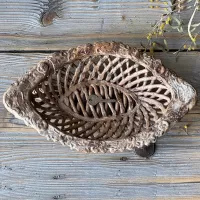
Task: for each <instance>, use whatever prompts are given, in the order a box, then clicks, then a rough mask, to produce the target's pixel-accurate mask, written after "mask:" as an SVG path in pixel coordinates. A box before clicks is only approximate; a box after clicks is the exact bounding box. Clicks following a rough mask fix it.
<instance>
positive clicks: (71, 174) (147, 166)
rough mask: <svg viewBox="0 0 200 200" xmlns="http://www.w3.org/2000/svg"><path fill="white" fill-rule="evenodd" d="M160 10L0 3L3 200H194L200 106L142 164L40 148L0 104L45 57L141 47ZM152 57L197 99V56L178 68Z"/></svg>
mask: <svg viewBox="0 0 200 200" xmlns="http://www.w3.org/2000/svg"><path fill="white" fill-rule="evenodd" d="M152 6H155V7H154V9H152V8H151V7H152ZM156 6H158V7H156ZM164 7H165V5H164V3H163V1H158V2H156V3H151V2H149V1H147V0H132V1H131V0H82V1H81V0H65V1H62V0H54V1H52V0H49V1H47V0H26V1H24V0H18V1H16V0H9V1H7V0H1V1H0V60H1V62H0V163H1V165H0V182H1V185H0V199H1V200H18V199H19V200H23V199H28V200H29V199H30V200H32V199H34V200H51V199H70V200H71V199H72V200H79V199H81V200H82V199H83V200H89V199H95V200H97V199H98V200H102V199H103V200H108V199H120V200H121V199H123V200H151V199H156V200H191V199H194V200H200V131H199V128H200V104H197V106H196V107H195V108H194V109H193V110H192V111H191V112H190V113H189V114H188V115H186V116H185V117H184V118H183V119H182V121H181V122H180V123H178V124H177V125H176V126H175V127H174V128H173V130H171V131H169V132H168V133H167V134H166V135H165V136H164V137H162V138H160V139H159V140H158V146H157V151H156V154H155V155H154V156H153V157H152V158H150V159H148V160H146V159H143V158H139V157H138V156H136V155H135V154H134V152H124V153H116V154H83V153H78V152H75V151H71V150H70V149H69V148H68V147H63V146H61V145H60V144H55V143H53V142H51V141H46V139H45V138H43V137H41V136H39V135H38V134H37V133H36V132H35V131H34V130H33V129H31V128H28V127H26V126H25V125H24V124H23V122H22V121H20V120H17V119H15V118H14V117H13V116H12V115H11V114H9V113H8V112H7V111H6V109H5V108H4V107H3V104H2V94H3V93H4V92H5V90H6V88H8V87H9V85H10V84H11V83H12V82H13V81H15V80H16V79H17V78H18V77H19V76H21V75H22V74H24V73H25V72H26V70H28V69H29V68H30V67H31V66H33V65H35V64H36V63H37V62H38V61H39V60H40V59H42V58H44V57H45V56H46V55H48V53H50V52H51V51H52V52H53V51H54V50H62V49H68V48H69V47H74V46H76V45H80V44H85V43H88V42H94V41H101V40H106V41H111V40H115V41H122V42H124V43H127V44H130V45H133V46H137V47H140V42H143V43H145V42H146V40H145V37H146V34H147V33H148V32H149V31H150V30H151V23H154V22H155V20H156V19H159V17H160V16H161V14H162V13H164ZM190 13H191V11H187V12H186V13H185V14H184V15H183V18H184V19H185V20H187V18H188V16H189V14H190ZM197 19H198V18H197ZM197 19H195V20H197ZM168 37H169V38H168V39H167V40H168V45H169V48H170V50H171V51H175V50H176V49H178V48H179V47H180V45H181V44H182V42H183V41H184V40H185V37H184V36H182V37H181V38H180V37H178V34H177V33H175V32H174V33H170V34H169V35H168ZM155 57H157V58H161V59H162V61H163V63H164V65H165V66H167V67H169V68H171V69H173V70H174V71H175V72H177V73H178V74H179V75H180V76H182V77H184V78H185V79H186V80H187V81H188V82H190V83H191V84H193V86H194V87H195V88H196V89H197V91H198V92H200V82H199V80H200V56H199V52H198V51H193V52H183V53H181V54H180V57H179V59H178V61H177V62H176V59H175V56H174V55H173V52H170V53H161V52H160V53H156V54H155ZM184 125H187V126H188V135H187V134H186V133H185V131H184V130H183V126H184Z"/></svg>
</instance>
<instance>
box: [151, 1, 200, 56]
mask: <svg viewBox="0 0 200 200" xmlns="http://www.w3.org/2000/svg"><path fill="white" fill-rule="evenodd" d="M149 1H150V2H154V0H149ZM156 2H158V1H156ZM190 2H191V3H192V2H194V3H193V6H191V5H189V3H190ZM163 4H164V5H166V7H165V11H166V13H164V14H163V15H162V16H161V18H160V20H159V21H157V22H156V23H155V25H154V26H153V29H152V31H151V32H150V33H148V35H147V40H148V45H149V47H150V52H151V54H152V53H153V51H154V49H162V50H164V51H168V45H167V38H166V33H167V32H170V31H171V30H176V31H177V32H179V33H181V34H186V35H188V39H187V40H186V41H185V42H184V44H183V45H182V46H181V47H180V49H179V50H178V51H177V52H175V53H176V54H177V55H178V53H179V52H180V51H181V50H183V49H187V50H188V51H190V50H194V49H196V48H197V42H196V40H197V36H198V34H199V32H198V31H197V28H198V27H199V26H200V22H199V23H196V24H193V20H194V17H195V14H196V12H197V11H199V10H200V0H173V1H171V4H170V2H163ZM188 9H193V13H192V15H191V17H190V19H189V21H188V22H187V23H184V22H183V20H182V19H181V15H180V14H181V13H182V12H184V11H185V10H188ZM199 21H200V20H199ZM158 37H159V38H160V37H161V38H163V43H162V44H161V43H160V42H158V41H157V40H158V39H157V38H158ZM188 43H190V44H189V45H188Z"/></svg>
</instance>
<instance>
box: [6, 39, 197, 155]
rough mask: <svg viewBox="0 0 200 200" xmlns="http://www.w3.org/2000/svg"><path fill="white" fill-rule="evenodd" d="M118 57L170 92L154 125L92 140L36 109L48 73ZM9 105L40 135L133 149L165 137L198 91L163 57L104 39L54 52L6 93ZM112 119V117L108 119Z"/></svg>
mask: <svg viewBox="0 0 200 200" xmlns="http://www.w3.org/2000/svg"><path fill="white" fill-rule="evenodd" d="M105 55H109V56H115V57H120V58H123V59H129V60H131V61H133V62H134V63H137V64H138V65H141V66H143V67H144V68H145V69H147V70H148V71H150V72H151V73H152V74H153V76H154V77H156V79H158V80H159V81H161V82H162V83H163V84H164V85H165V86H166V88H167V89H168V91H169V92H168V93H170V102H169V104H168V105H167V108H166V111H165V112H164V113H163V114H162V116H161V117H160V118H159V119H158V120H156V121H155V123H154V124H153V125H152V126H150V128H149V129H148V130H144V129H143V130H142V131H141V132H139V133H138V134H135V135H133V136H130V137H126V138H117V139H115V140H112V139H108V140H91V139H85V138H79V137H75V136H72V135H67V134H65V133H63V132H62V131H61V130H59V129H58V128H56V127H55V126H53V125H51V123H48V122H47V121H46V120H44V119H43V118H42V116H41V115H40V114H39V113H38V112H36V110H35V109H34V108H33V105H32V104H31V102H30V95H31V94H30V93H31V91H32V90H33V89H34V88H35V87H36V86H38V84H40V83H41V82H42V81H43V80H44V79H45V78H46V76H47V73H56V71H58V70H59V69H61V68H62V67H63V66H64V65H66V64H68V63H73V62H75V61H76V60H81V59H85V58H87V57H89V56H105ZM3 102H4V105H5V107H6V108H7V109H8V111H10V112H11V113H12V114H14V115H15V117H17V118H19V119H22V120H24V122H25V123H26V125H29V126H31V127H33V128H35V129H36V130H37V131H38V132H39V134H41V135H42V136H45V137H46V138H47V139H52V140H53V141H59V142H61V143H62V144H63V145H68V146H70V148H72V149H76V150H79V151H83V152H93V153H96V152H107V151H109V152H115V151H124V150H126V149H127V150H132V149H133V148H135V147H139V148H140V147H142V146H144V145H148V144H150V143H154V142H155V141H156V138H157V137H160V136H162V135H163V134H164V133H165V132H166V131H167V130H168V129H169V128H170V127H171V126H173V125H174V124H175V123H176V122H177V121H178V120H180V119H181V118H182V117H183V116H184V115H185V114H186V113H187V112H188V110H190V109H191V108H192V107H193V106H194V105H195V103H196V91H195V90H194V89H193V87H192V86H191V85H190V84H188V83H187V82H185V81H184V80H182V79H181V78H179V77H177V76H176V75H175V74H174V73H172V72H170V71H169V70H168V69H167V68H165V67H164V66H163V65H162V63H161V61H160V60H157V59H154V58H151V57H149V56H147V55H146V54H145V53H141V52H139V51H138V50H137V49H136V48H131V47H130V46H128V45H124V44H122V43H116V42H110V43H107V42H101V43H94V44H86V45H84V46H79V47H77V48H72V49H69V50H68V51H62V52H59V53H54V54H52V55H51V56H49V57H47V58H46V59H45V60H42V61H41V62H39V63H38V65H37V66H35V67H33V68H32V69H31V70H30V71H29V72H28V73H27V74H26V75H24V76H23V77H21V78H20V79H18V80H17V81H16V82H15V83H14V84H12V86H11V87H10V88H9V89H8V90H7V92H6V93H5V94H4V97H3ZM107 119H109V118H107Z"/></svg>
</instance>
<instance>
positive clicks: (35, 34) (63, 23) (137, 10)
mask: <svg viewBox="0 0 200 200" xmlns="http://www.w3.org/2000/svg"><path fill="white" fill-rule="evenodd" d="M164 2H169V4H170V0H165V1H158V2H156V1H154V2H150V1H148V0H136V1H127V0H112V1H110V0H109V1H108V0H76V1H74V0H49V1H47V0H27V1H24V0H18V1H17V3H16V1H15V0H11V1H7V0H1V2H0V42H1V45H0V50H1V51H8V50H60V49H67V48H69V47H71V46H77V45H80V44H85V43H88V42H94V41H102V40H105V41H112V40H115V41H121V42H124V43H128V44H130V45H134V46H137V47H140V43H141V42H142V43H143V44H146V43H147V40H146V35H147V33H149V32H150V31H151V30H152V27H151V25H152V24H155V22H156V21H157V20H159V19H160V17H161V15H162V14H163V13H165V12H166V11H165V10H164V9H165V8H166V7H169V6H167V5H165V4H164ZM191 13H192V10H188V11H185V12H184V14H183V16H182V18H183V21H184V23H187V21H188V19H189V16H190V15H191ZM199 15H200V14H199V13H197V17H196V18H195V19H194V23H195V22H196V21H198V17H199ZM185 40H186V37H184V36H180V34H179V33H178V34H177V33H175V31H173V30H172V33H170V34H168V36H167V41H168V46H169V48H170V49H177V48H179V47H180V46H181V45H182V44H183V43H184V42H185Z"/></svg>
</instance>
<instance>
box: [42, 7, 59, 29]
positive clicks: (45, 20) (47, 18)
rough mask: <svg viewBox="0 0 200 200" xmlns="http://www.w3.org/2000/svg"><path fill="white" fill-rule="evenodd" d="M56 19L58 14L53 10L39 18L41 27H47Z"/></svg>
mask: <svg viewBox="0 0 200 200" xmlns="http://www.w3.org/2000/svg"><path fill="white" fill-rule="evenodd" d="M56 17H58V14H57V12H56V11H54V10H49V11H47V12H44V13H43V14H42V17H41V24H42V25H43V26H49V25H51V24H52V23H53V19H54V18H56Z"/></svg>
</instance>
